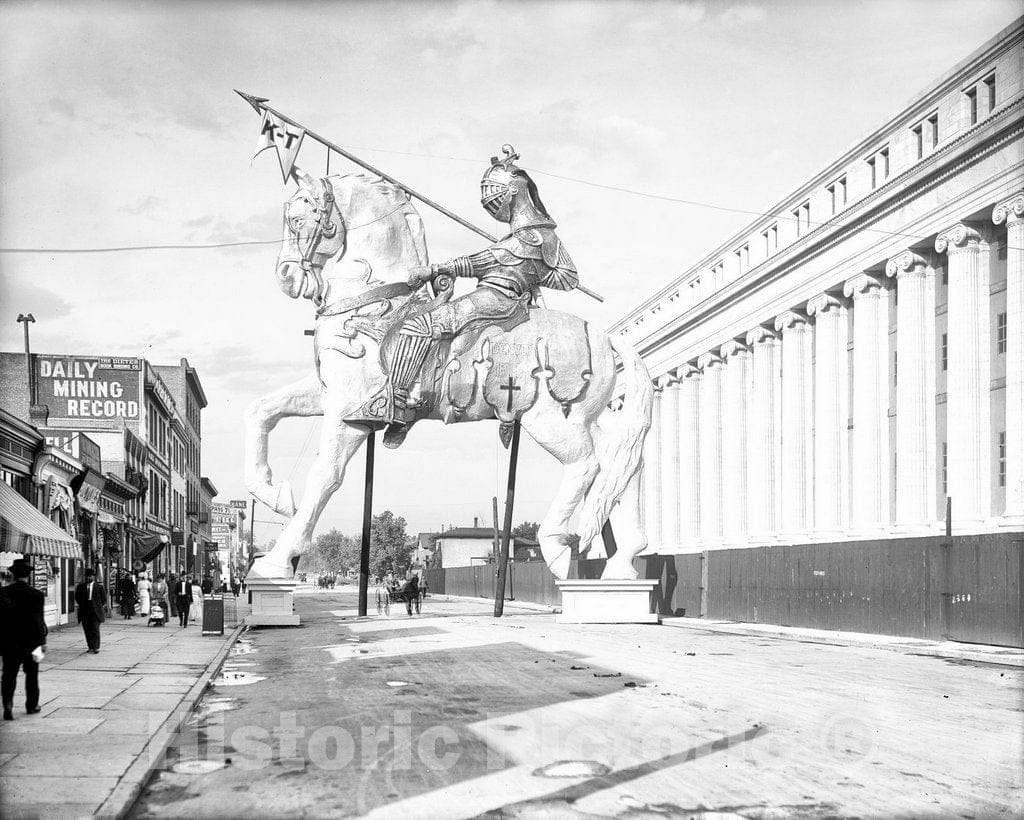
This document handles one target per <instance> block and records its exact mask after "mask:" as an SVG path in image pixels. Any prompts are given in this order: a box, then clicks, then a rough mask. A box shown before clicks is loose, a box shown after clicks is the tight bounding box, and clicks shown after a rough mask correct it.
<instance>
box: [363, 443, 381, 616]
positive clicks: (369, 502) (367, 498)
mask: <svg viewBox="0 0 1024 820" xmlns="http://www.w3.org/2000/svg"><path fill="white" fill-rule="evenodd" d="M376 439H377V431H376V430H370V435H369V436H367V437H366V480H365V482H364V486H363V540H362V543H361V544H360V546H359V614H360V615H366V596H367V593H368V592H369V589H370V524H371V523H372V520H373V445H374V442H375V441H376Z"/></svg>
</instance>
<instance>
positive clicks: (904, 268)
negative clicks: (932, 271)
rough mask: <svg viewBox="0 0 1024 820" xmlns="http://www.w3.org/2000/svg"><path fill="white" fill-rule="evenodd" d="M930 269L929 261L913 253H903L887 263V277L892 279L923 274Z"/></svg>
mask: <svg viewBox="0 0 1024 820" xmlns="http://www.w3.org/2000/svg"><path fill="white" fill-rule="evenodd" d="M927 267H928V260H927V259H925V258H924V257H923V256H921V254H919V253H914V252H913V251H903V253H901V254H897V255H896V256H894V257H892V258H891V259H890V260H889V261H888V262H886V263H885V275H886V276H888V277H890V278H892V277H893V276H895V277H897V278H898V277H900V276H903V275H904V274H907V273H915V274H921V273H924V270H925V269H926V268H927Z"/></svg>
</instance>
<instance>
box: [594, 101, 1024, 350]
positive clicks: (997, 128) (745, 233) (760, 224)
mask: <svg viewBox="0 0 1024 820" xmlns="http://www.w3.org/2000/svg"><path fill="white" fill-rule="evenodd" d="M1022 109H1024V94H1018V95H1017V96H1016V97H1015V98H1013V99H1012V100H1009V101H1007V102H1004V103H1003V104H1002V105H1001V106H1000V107H999V109H998V110H996V111H995V112H994V113H992V114H991V115H990V116H988V117H986V118H985V119H983V120H981V121H979V122H978V123H977V124H976V125H974V126H972V127H971V128H968V129H966V130H965V131H963V132H962V133H960V134H958V135H957V136H955V137H953V138H951V139H949V140H947V141H946V142H944V143H943V144H941V145H940V146H938V147H936V148H935V150H934V151H932V153H931V154H929V155H928V156H927V157H924V158H923V159H920V160H918V161H916V162H915V163H913V164H912V165H911V166H909V167H908V168H906V169H905V170H904V171H902V172H901V173H899V174H897V175H895V176H892V177H890V178H889V179H888V180H886V182H885V183H884V184H882V185H880V186H879V187H878V188H876V189H875V190H874V191H871V192H870V193H869V194H867V195H866V196H864V197H862V198H861V199H859V200H857V201H856V202H854V203H853V204H851V205H849V206H848V207H847V208H845V209H844V210H842V211H840V212H839V213H838V214H836V215H835V216H833V217H832V218H831V219H829V220H827V221H825V222H821V223H819V224H818V225H817V226H816V227H814V228H813V229H812V230H810V232H808V233H807V234H805V235H804V236H802V237H800V238H799V239H797V240H796V241H794V242H792V243H791V244H789V245H787V246H786V247H785V248H782V249H780V250H779V251H777V252H776V253H775V254H774V255H773V256H771V257H770V258H769V259H767V260H765V261H763V262H761V263H760V264H758V265H757V266H755V267H754V268H752V269H751V270H750V271H748V272H747V273H746V274H745V275H743V276H741V277H738V278H737V279H735V280H733V282H731V283H730V285H733V284H736V283H738V282H744V281H749V278H750V277H751V276H754V275H756V274H757V273H758V272H759V271H761V270H762V269H764V268H765V267H766V266H768V267H772V266H775V265H777V264H780V262H783V261H784V260H785V257H786V255H787V254H792V253H799V252H801V251H803V252H808V249H810V248H813V247H814V246H815V243H817V242H821V241H826V242H827V241H828V239H824V237H826V236H828V235H829V234H830V232H834V231H835V230H836V229H837V228H839V229H841V228H851V230H849V231H847V232H854V231H856V230H859V229H860V228H861V227H862V226H860V225H855V226H850V225H849V224H848V222H849V221H850V220H851V219H857V218H859V217H863V216H865V215H867V214H868V213H869V212H870V211H871V209H872V208H873V207H877V206H878V204H879V203H880V202H882V201H884V200H886V199H887V198H888V197H892V196H893V194H894V192H900V190H901V189H903V188H905V187H906V186H907V185H908V183H909V182H910V181H912V180H920V179H922V178H924V177H927V176H928V175H929V174H935V175H936V176H935V178H934V183H933V184H939V183H940V182H942V181H943V180H944V179H945V178H947V177H948V176H949V175H952V174H954V173H956V172H957V171H959V170H961V169H962V168H963V167H964V166H965V165H967V164H970V163H972V162H974V161H976V160H977V159H980V158H981V157H982V156H984V154H983V153H981V152H978V153H977V154H976V155H970V156H968V157H967V158H966V159H965V158H964V156H963V155H964V153H965V145H967V144H968V143H970V144H971V145H972V146H973V144H974V143H975V142H977V143H984V141H985V140H1001V142H1002V143H1005V142H1007V141H1009V140H1012V139H1014V138H1015V137H1017V136H1019V135H1020V134H1021V133H1022V131H1024V125H1022V121H1021V111H1022ZM875 141H877V138H872V139H868V140H866V141H865V144H866V145H871V144H873V143H874V142H875ZM999 147H1000V145H990V146H985V149H983V150H997V149H998V148H999ZM852 156H853V157H857V156H858V154H857V153H853V154H852ZM958 160H959V162H958ZM844 163H845V165H844ZM944 163H952V164H951V165H949V166H948V167H946V166H944V165H943V164H944ZM847 165H849V161H848V157H847V155H844V160H843V162H836V163H834V164H833V165H830V166H829V168H828V170H827V171H826V172H823V173H821V174H818V175H816V176H815V177H814V178H813V179H812V180H811V181H810V182H808V183H806V184H805V185H803V186H801V187H800V188H798V189H797V191H796V192H794V193H791V194H790V195H789V196H787V197H786V198H784V199H782V200H781V201H780V203H779V204H777V205H776V206H775V207H773V208H771V209H769V210H767V211H766V213H767V214H769V216H762V217H759V218H758V219H756V220H754V221H752V222H749V223H747V224H746V225H745V226H744V227H743V228H742V229H740V230H739V231H737V232H736V233H734V234H732V235H731V236H730V237H729V238H728V239H727V240H726V241H725V242H723V243H721V244H720V245H717V246H715V248H713V249H712V250H711V251H710V252H708V253H707V254H706V255H704V256H703V257H701V258H700V259H699V260H698V261H697V262H696V263H695V264H694V265H691V266H690V267H688V268H687V269H686V271H685V272H684V273H682V274H681V275H680V276H678V277H676V278H674V279H673V280H672V281H671V282H670V283H669V284H668V285H666V286H665V287H663V288H661V289H659V290H658V291H657V292H656V293H655V294H654V295H652V296H651V297H650V298H649V299H647V300H645V301H644V302H643V303H641V304H640V305H639V306H637V307H636V308H634V309H633V310H631V311H630V312H629V313H627V314H626V315H625V316H624V317H623V318H621V319H619V320H618V321H617V322H615V323H614V324H612V325H611V327H610V329H609V332H612V333H618V332H620V331H621V330H622V329H623V328H625V327H628V326H629V325H630V324H631V323H633V322H635V321H636V320H637V319H638V318H640V317H641V316H644V315H646V314H647V313H649V312H650V311H651V310H652V309H653V308H654V307H656V306H657V305H658V304H659V303H660V302H661V301H662V300H664V299H665V298H666V297H668V296H669V295H671V294H672V293H674V292H676V291H678V290H680V289H681V288H682V287H684V286H685V285H686V283H687V282H688V281H689V280H690V279H691V278H692V277H694V276H696V275H703V273H704V272H705V271H706V270H707V269H708V268H710V267H711V265H712V264H713V263H715V262H717V261H718V260H719V259H720V258H722V257H723V256H725V255H726V254H728V253H729V252H730V251H731V250H733V249H734V247H735V246H736V244H737V243H741V242H744V241H746V240H748V239H749V238H750V237H751V236H753V235H756V234H757V232H758V231H759V230H760V229H762V228H765V227H767V226H769V225H771V224H773V223H774V222H777V221H778V220H779V219H780V218H785V216H786V213H787V212H788V209H789V207H790V206H791V205H793V204H794V203H795V202H796V201H797V200H802V199H806V198H807V196H806V195H805V194H810V193H812V192H814V191H817V190H818V189H819V188H820V187H821V185H822V184H824V182H825V181H827V180H828V179H830V178H831V177H832V176H834V175H835V174H837V173H838V172H839V169H841V168H843V167H846V166H847ZM939 166H942V167H941V168H940V167H939ZM922 190H927V189H926V188H924V189H922ZM920 192H921V191H920V190H917V189H915V193H920ZM906 198H907V197H902V198H901V199H900V204H901V203H902V202H903V201H905V199H906ZM896 207H899V205H898V204H897V205H894V206H892V209H895V208H896ZM881 216H884V213H880V214H878V215H877V217H878V218H880V217H881ZM844 223H847V224H844ZM844 235H845V234H844ZM832 244H835V243H834V241H833V242H832ZM830 246H831V245H825V246H823V248H824V247H830ZM728 288H729V286H728V285H727V286H726V287H724V288H722V289H720V290H719V291H718V293H721V292H723V291H725V290H727V289H728ZM718 293H716V294H714V295H713V296H711V297H710V299H714V298H715V296H717V295H718ZM707 301H709V300H704V302H701V303H700V305H703V304H704V303H705V302H707ZM683 315H686V314H685V313H684V314H683Z"/></svg>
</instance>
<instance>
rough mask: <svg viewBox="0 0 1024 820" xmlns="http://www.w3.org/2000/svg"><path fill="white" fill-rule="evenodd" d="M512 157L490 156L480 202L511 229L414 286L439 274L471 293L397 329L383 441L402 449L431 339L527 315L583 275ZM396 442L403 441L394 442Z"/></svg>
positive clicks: (415, 279) (428, 272) (418, 275)
mask: <svg viewBox="0 0 1024 820" xmlns="http://www.w3.org/2000/svg"><path fill="white" fill-rule="evenodd" d="M505 153H506V159H505V160H503V161H499V160H498V159H497V158H492V160H491V168H490V169H489V170H488V172H487V173H486V174H485V175H484V177H483V179H482V180H481V192H482V196H481V201H482V204H483V205H484V207H485V208H486V209H487V211H488V212H489V213H490V214H491V215H492V216H494V217H495V218H496V219H499V220H501V221H503V222H508V223H509V227H510V228H511V229H512V231H511V233H509V234H508V235H507V236H506V237H504V238H503V239H501V240H499V241H497V242H495V243H494V244H493V245H491V246H490V247H488V248H486V249H485V250H482V251H480V252H479V253H475V254H472V255H470V256H458V257H456V258H454V259H451V260H449V261H447V262H442V263H440V264H434V265H431V266H430V268H429V269H423V270H420V271H416V272H414V273H413V275H411V276H410V279H409V281H410V284H413V285H418V284H419V283H420V282H422V281H430V280H432V279H433V278H434V277H435V276H437V275H439V274H445V275H449V276H458V277H474V278H476V279H478V280H479V284H478V285H477V287H476V289H475V290H473V291H472V292H471V293H468V294H466V295H464V296H460V297H459V298H457V299H453V300H452V301H451V302H448V303H447V304H444V305H441V306H440V307H438V308H436V309H435V310H433V311H431V312H430V313H425V314H422V315H420V316H416V317H415V318H413V319H410V320H408V321H407V322H406V323H405V324H404V325H403V326H402V328H401V330H399V338H398V341H397V344H396V346H395V349H394V354H393V356H392V361H391V368H390V369H391V385H392V391H393V395H394V400H395V409H396V418H395V421H396V425H393V428H394V427H398V426H400V427H401V429H393V430H391V431H389V432H390V433H391V436H390V440H389V436H387V435H386V436H385V440H384V443H385V444H387V445H389V446H397V444H399V443H401V440H402V439H403V438H404V433H405V425H404V423H403V422H405V421H407V417H408V415H409V414H408V413H403V411H405V410H406V408H407V407H408V406H409V403H410V402H409V388H410V386H411V385H412V384H413V382H414V381H415V379H416V376H417V374H418V372H419V369H420V367H421V366H422V365H423V361H424V359H425V358H426V354H427V350H428V348H429V346H430V342H431V340H435V339H445V338H451V337H452V336H454V335H456V334H458V333H461V332H462V331H464V330H466V329H468V328H470V327H471V326H473V325H474V324H479V323H485V322H492V321H500V320H502V319H508V318H510V317H512V316H514V315H515V313H516V312H517V311H524V310H525V308H526V306H527V305H528V304H529V302H530V300H531V297H532V296H533V295H534V294H535V293H536V292H537V291H538V290H539V289H540V288H541V287H546V288H551V289H553V290H572V289H573V288H574V287H576V285H577V283H578V281H579V276H578V274H577V272H576V266H575V265H574V264H573V261H572V259H571V257H570V256H569V253H568V251H566V249H565V246H564V245H562V241H561V240H560V239H559V238H558V236H557V234H555V230H554V229H555V228H556V227H557V226H556V225H555V222H554V220H552V219H551V217H550V216H549V215H548V213H547V210H546V209H545V208H544V205H543V203H542V202H541V201H540V196H539V194H538V193H537V187H536V185H535V184H534V183H533V180H531V179H530V177H529V176H528V175H527V174H526V173H525V172H524V171H522V170H520V169H519V168H517V167H515V166H514V165H513V164H512V162H513V160H515V159H518V154H515V153H513V151H512V149H511V146H505ZM396 442H397V443H396Z"/></svg>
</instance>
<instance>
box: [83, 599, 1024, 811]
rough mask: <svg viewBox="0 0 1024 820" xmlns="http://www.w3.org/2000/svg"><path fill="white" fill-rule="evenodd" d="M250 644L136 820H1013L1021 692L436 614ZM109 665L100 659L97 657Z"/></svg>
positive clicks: (915, 673) (811, 650)
mask: <svg viewBox="0 0 1024 820" xmlns="http://www.w3.org/2000/svg"><path fill="white" fill-rule="evenodd" d="M348 590H351V587H348V588H346V589H345V590H343V591H336V592H324V593H310V594H303V595H299V596H297V599H296V600H297V607H298V610H299V612H300V613H301V616H302V619H303V625H302V626H301V627H299V628H296V629H263V630H250V631H248V632H247V633H245V635H244V636H243V638H242V639H241V640H240V641H239V643H238V644H237V645H236V647H235V649H234V650H232V652H233V654H232V657H230V658H229V659H228V661H227V663H226V664H225V667H224V672H223V676H222V677H221V678H220V679H219V682H218V685H216V686H214V687H212V688H211V689H210V690H209V693H208V695H207V696H206V698H205V699H204V700H203V702H202V704H201V706H200V709H199V710H198V712H197V713H196V714H195V715H194V716H193V717H192V719H191V720H190V721H189V723H188V726H187V729H186V731H184V732H182V734H181V735H180V736H179V737H178V738H177V741H176V743H175V744H174V746H172V748H171V750H170V752H169V753H168V755H167V757H166V759H165V760H163V761H161V762H160V770H159V772H158V773H157V774H156V775H155V776H154V778H153V780H152V781H151V783H150V784H149V786H148V787H147V788H146V789H145V791H144V793H143V795H142V798H141V799H140V801H139V802H138V803H137V804H136V806H135V807H134V809H133V811H132V816H133V817H137V818H144V817H214V816H217V817H220V816H231V817H237V816H246V817H252V816H281V815H285V814H288V815H305V816H319V815H328V814H330V815H348V816H353V815H366V816H369V817H381V818H391V817H401V816H405V817H439V818H440V817H473V816H479V815H486V816H494V817H498V816H502V817H527V816H537V817H584V816H586V817H612V816H616V817H633V818H636V817H665V816H672V817H678V816H705V817H710V816H715V817H721V816H742V817H748V818H753V817H758V818H766V817H792V816H796V817H832V816H844V817H845V816H859V817H877V816H885V817H891V816H921V815H943V816H947V815H951V816H963V817H990V816H1007V817H1009V816H1016V815H1019V814H1020V812H1021V810H1022V809H1024V800H1022V779H1021V768H1020V762H1021V759H1022V757H1021V754H1022V747H1021V738H1022V731H1021V729H1022V722H1024V711H1022V706H1024V701H1022V685H1024V673H1022V670H1021V666H1020V662H1021V656H1020V653H1017V652H1011V651H1007V652H998V653H992V655H991V658H990V659H989V660H976V659H966V658H962V657H961V658H942V657H927V656H924V655H922V654H919V653H917V652H916V650H915V649H913V648H908V650H907V651H892V648H893V647H891V646H890V647H889V649H887V650H883V649H879V648H874V647H871V646H863V645H862V646H834V645H829V644H827V643H817V642H810V641H802V640H792V639H780V638H773V637H771V636H768V635H757V634H747V635H744V634H729V633H722V632H713V631H708V630H706V629H703V628H700V627H699V626H697V627H694V626H693V625H692V624H690V625H687V624H685V623H682V624H681V623H679V622H676V623H673V624H671V625H665V626H662V627H633V626H587V627H580V626H568V625H557V624H555V623H554V619H553V617H552V616H551V615H550V614H545V613H541V612H530V611H526V610H522V609H517V608H510V609H509V610H508V612H509V614H508V615H506V617H505V618H503V619H501V620H494V619H492V618H491V617H489V612H490V606H489V602H486V601H481V602H475V601H474V602H469V601H450V602H445V601H441V600H438V599H436V598H429V599H427V604H426V608H425V610H424V612H423V614H422V615H420V616H414V617H412V618H410V617H407V616H406V615H405V613H404V611H403V612H400V613H396V611H394V610H393V611H392V614H391V617H390V618H377V617H372V618H369V619H357V618H356V617H355V611H354V610H355V603H356V602H355V595H354V594H353V593H352V592H350V591H348ZM101 657H102V656H101Z"/></svg>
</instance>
